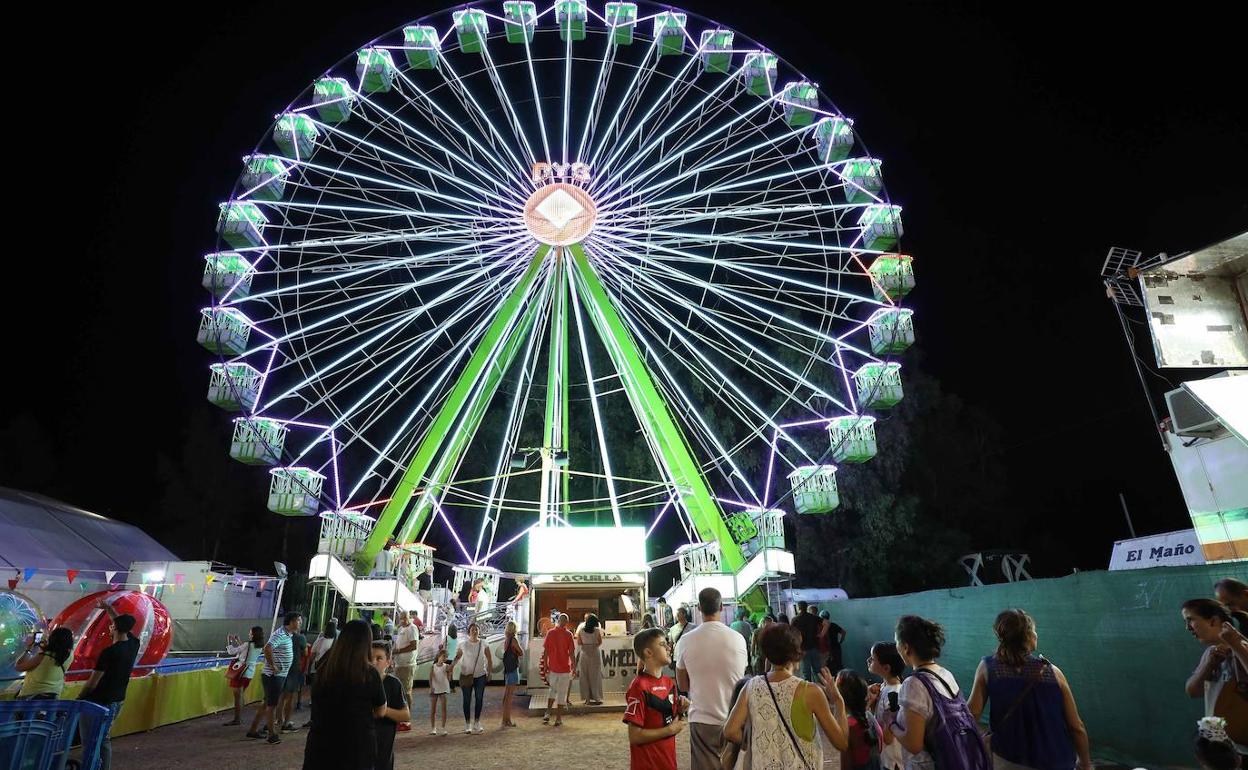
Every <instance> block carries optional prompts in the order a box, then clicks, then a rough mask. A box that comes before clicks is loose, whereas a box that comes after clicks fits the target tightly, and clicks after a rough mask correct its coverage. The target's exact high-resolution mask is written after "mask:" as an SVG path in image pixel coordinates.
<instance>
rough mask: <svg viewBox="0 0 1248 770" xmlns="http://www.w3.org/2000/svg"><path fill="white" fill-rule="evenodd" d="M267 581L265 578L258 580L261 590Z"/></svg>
mask: <svg viewBox="0 0 1248 770" xmlns="http://www.w3.org/2000/svg"><path fill="white" fill-rule="evenodd" d="M268 582H269V581H267V580H261V581H260V590H261V591H263V590H264V586H265V584H266V583H268Z"/></svg>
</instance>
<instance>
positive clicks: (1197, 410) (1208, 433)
mask: <svg viewBox="0 0 1248 770" xmlns="http://www.w3.org/2000/svg"><path fill="white" fill-rule="evenodd" d="M1235 376H1248V372H1244V371H1235V370H1227V371H1225V372H1218V373H1217V374H1215V375H1213V376H1211V377H1209V378H1208V379H1214V378H1215V377H1235ZM1166 409H1167V410H1169V412H1170V427H1171V429H1172V430H1173V431H1174V432H1175V433H1176V434H1178V435H1180V436H1190V437H1194V438H1212V437H1213V436H1216V435H1218V434H1219V433H1222V432H1223V431H1225V430H1226V429H1225V427H1223V425H1222V423H1221V422H1219V421H1218V418H1217V417H1216V416H1215V415H1214V414H1213V412H1210V411H1209V410H1208V409H1206V408H1205V407H1204V406H1202V405H1201V403H1200V402H1199V401H1197V400H1196V398H1195V397H1194V396H1193V395H1192V394H1191V393H1189V392H1188V391H1187V390H1186V389H1184V388H1179V389H1177V390H1172V391H1169V392H1168V393H1166Z"/></svg>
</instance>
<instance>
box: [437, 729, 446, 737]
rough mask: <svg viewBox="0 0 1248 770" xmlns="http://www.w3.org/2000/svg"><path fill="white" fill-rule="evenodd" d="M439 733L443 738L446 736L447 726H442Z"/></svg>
mask: <svg viewBox="0 0 1248 770" xmlns="http://www.w3.org/2000/svg"><path fill="white" fill-rule="evenodd" d="M438 735H441V736H442V737H443V738H445V737H446V736H447V732H446V728H445V727H443V728H442V729H441V730H440V731H439V732H438Z"/></svg>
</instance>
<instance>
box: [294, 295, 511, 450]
mask: <svg viewBox="0 0 1248 770" xmlns="http://www.w3.org/2000/svg"><path fill="white" fill-rule="evenodd" d="M487 294H488V293H487ZM473 306H474V305H473V304H472V303H466V304H465V305H464V306H463V307H461V308H460V310H459V315H460V317H464V316H467V315H468V314H469V312H470V310H471V309H472V307H473ZM451 320H452V323H453V322H454V320H457V319H455V318H454V317H452V319H451ZM485 326H486V324H485V323H484V322H481V323H478V324H477V328H474V329H473V331H472V332H470V333H468V334H466V335H464V339H465V340H468V339H475V338H477V337H478V336H479V335H480V334H481V333H483V332H484V330H485ZM438 336H440V330H435V332H434V333H433V334H429V335H422V337H423V339H422V337H415V338H412V339H411V340H410V341H409V343H410V342H421V343H422V344H421V345H419V346H415V348H414V349H413V350H412V351H411V352H410V353H409V354H408V355H407V356H405V357H403V358H402V359H401V360H400V361H399V363H398V364H396V365H395V366H394V367H393V368H391V369H390V370H389V371H387V372H386V373H385V374H383V375H381V376H377V372H376V369H377V368H379V366H380V363H384V362H376V361H371V360H370V362H369V363H370V366H369V367H368V368H367V369H366V370H365V371H364V373H363V375H362V376H365V377H372V378H373V379H374V380H375V382H374V383H373V385H372V386H371V387H370V388H368V389H367V390H366V391H365V392H364V393H363V394H362V395H361V396H360V397H359V398H358V399H357V400H356V401H355V403H353V404H352V405H351V406H350V407H348V408H347V409H345V410H342V411H340V412H339V413H338V416H337V419H336V420H335V421H334V422H333V423H332V424H331V425H329V426H327V427H326V429H325V431H324V432H323V434H322V435H321V436H318V437H317V438H315V439H313V440H312V441H311V442H309V444H308V445H307V447H306V448H305V449H304V450H303V452H301V453H299V455H297V457H296V459H300V458H302V457H303V455H304V454H306V453H307V452H308V451H309V450H311V449H312V447H313V446H315V445H316V444H317V443H318V442H319V441H320V440H322V439H323V438H324V436H325V435H327V434H328V433H329V432H330V431H332V430H334V429H336V428H338V427H340V426H341V425H343V424H344V423H346V422H347V421H348V420H350V419H351V418H352V417H353V416H354V415H355V414H356V412H357V411H358V410H360V409H361V408H362V407H364V406H365V405H366V404H373V403H375V402H374V400H373V399H374V396H375V395H376V394H377V393H378V391H380V390H381V389H383V388H386V387H389V386H390V383H392V382H394V381H395V380H396V379H399V378H400V376H401V373H402V372H403V371H405V370H406V369H407V367H408V366H410V365H411V364H412V362H414V361H415V360H416V359H417V358H418V357H419V356H421V355H422V354H423V353H425V352H427V351H428V349H429V348H430V346H431V345H432V344H433V343H434V342H435V341H436V340H437V338H438ZM354 385H355V380H354V379H353V380H351V381H347V382H344V383H342V384H341V385H340V386H339V388H338V389H337V390H336V391H334V392H326V393H325V394H324V395H323V396H322V397H321V399H320V400H319V401H318V402H317V403H315V404H312V405H311V408H312V409H315V408H317V407H319V406H321V404H322V403H324V402H326V401H328V400H329V399H331V398H332V397H333V396H335V395H337V393H338V392H341V391H344V390H347V389H349V388H350V387H352V386H354ZM397 403H398V401H397V399H396V400H393V401H391V402H390V404H391V405H395V404H397ZM388 410H389V407H387V408H385V409H377V410H376V411H375V412H374V419H378V418H380V416H382V415H384V414H385V413H386V412H387V411H388Z"/></svg>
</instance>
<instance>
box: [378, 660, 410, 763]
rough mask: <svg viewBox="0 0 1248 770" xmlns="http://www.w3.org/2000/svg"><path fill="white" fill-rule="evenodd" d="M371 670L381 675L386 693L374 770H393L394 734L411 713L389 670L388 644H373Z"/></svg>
mask: <svg viewBox="0 0 1248 770" xmlns="http://www.w3.org/2000/svg"><path fill="white" fill-rule="evenodd" d="M373 668H375V669H377V673H378V674H380V675H381V685H382V688H383V689H385V691H386V713H385V714H384V715H383V716H381V717H379V718H378V719H377V765H376V770H394V734H395V733H396V732H397V731H398V728H399V723H400V722H410V721H412V713H411V711H410V710H409V709H408V707H407V701H406V700H404V698H403V683H402V682H400V681H399V678H398V677H396V676H394V675H393V674H387V673H386V669H388V668H390V643H389V642H373Z"/></svg>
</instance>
